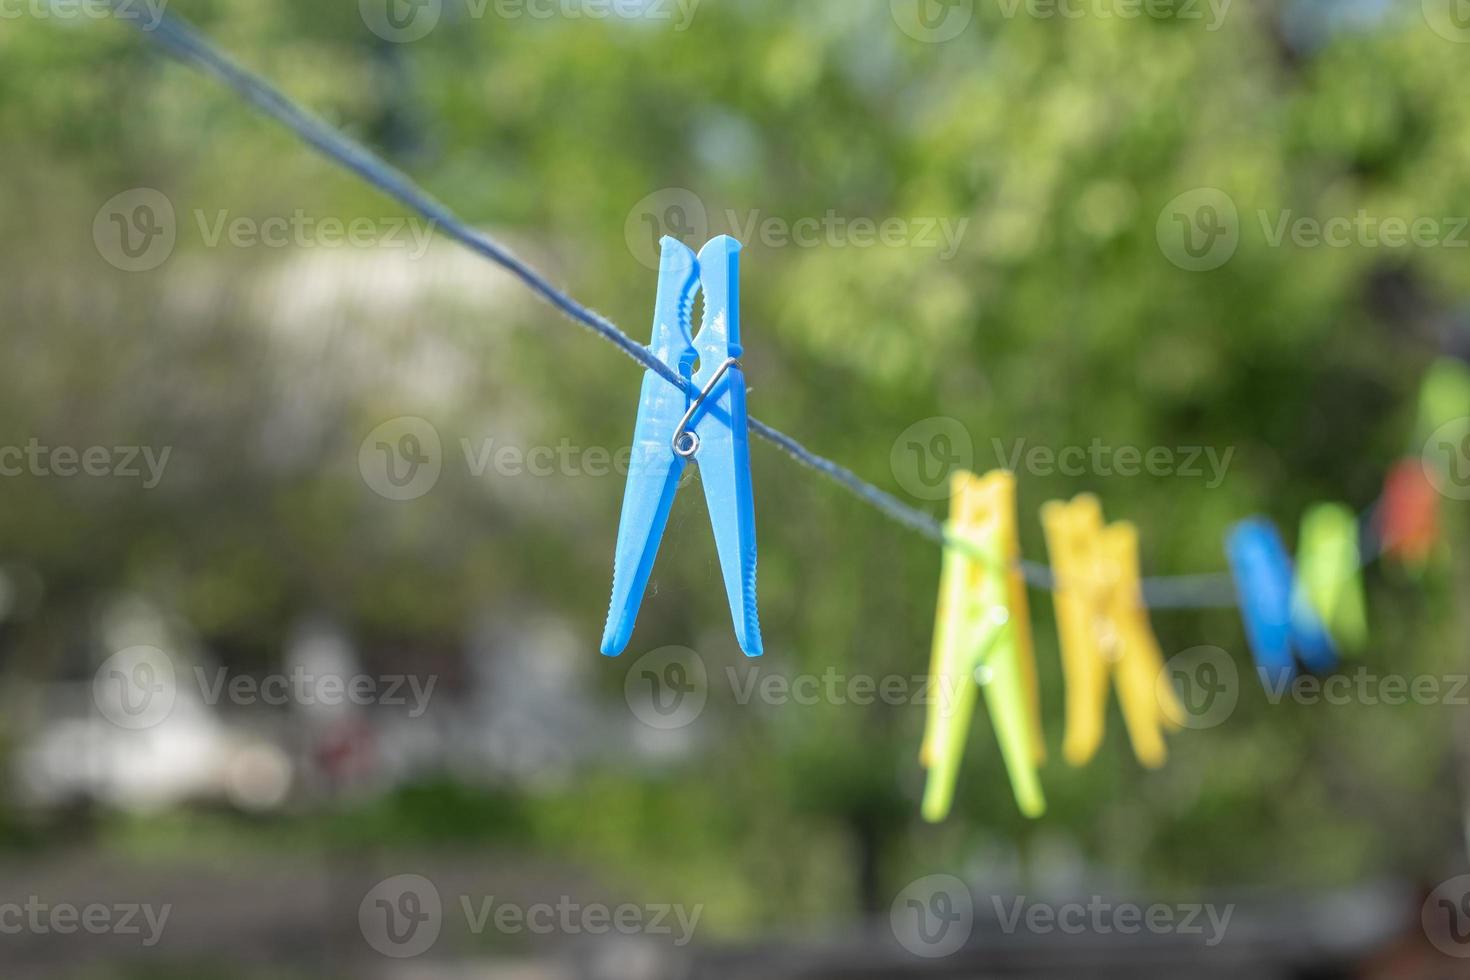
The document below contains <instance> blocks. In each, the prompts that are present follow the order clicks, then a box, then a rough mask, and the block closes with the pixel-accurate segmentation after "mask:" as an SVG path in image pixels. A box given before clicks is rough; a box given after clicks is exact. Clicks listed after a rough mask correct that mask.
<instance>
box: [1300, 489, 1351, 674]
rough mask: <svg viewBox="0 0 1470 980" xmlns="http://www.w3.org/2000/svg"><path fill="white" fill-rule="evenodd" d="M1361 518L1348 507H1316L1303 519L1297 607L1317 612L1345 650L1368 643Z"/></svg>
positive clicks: (1328, 630) (1329, 505)
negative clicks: (1359, 521) (1359, 524)
mask: <svg viewBox="0 0 1470 980" xmlns="http://www.w3.org/2000/svg"><path fill="white" fill-rule="evenodd" d="M1359 534H1360V530H1359V527H1358V518H1357V515H1356V514H1354V513H1353V511H1352V508H1350V507H1348V506H1347V505H1345V504H1317V505H1315V506H1313V507H1312V508H1310V509H1309V510H1308V511H1307V513H1306V514H1305V515H1304V516H1303V517H1302V529H1301V537H1300V538H1299V539H1298V541H1297V573H1296V590H1295V593H1294V594H1293V597H1292V601H1293V603H1295V604H1296V605H1295V606H1293V613H1292V615H1293V616H1294V617H1296V618H1300V617H1301V616H1302V615H1304V613H1303V611H1302V610H1301V609H1298V608H1297V606H1302V605H1305V607H1306V609H1308V610H1311V611H1312V612H1315V613H1316V614H1317V616H1318V617H1319V618H1320V619H1321V621H1322V623H1323V625H1324V626H1326V627H1327V632H1328V633H1329V634H1330V635H1331V636H1332V638H1333V639H1334V640H1336V641H1337V643H1338V645H1339V646H1340V647H1341V648H1342V649H1344V650H1350V651H1357V650H1361V649H1362V648H1363V647H1364V645H1365V644H1366V643H1367V642H1368V603H1367V600H1366V599H1365V598H1364V595H1363V560H1362V549H1361V547H1359V544H1358V540H1359Z"/></svg>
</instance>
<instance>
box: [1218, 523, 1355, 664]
mask: <svg viewBox="0 0 1470 980" xmlns="http://www.w3.org/2000/svg"><path fill="white" fill-rule="evenodd" d="M1225 552H1226V555H1227V557H1228V558H1229V560H1230V570H1231V572H1232V574H1233V575H1234V577H1235V588H1236V591H1237V592H1238V593H1239V594H1240V608H1241V614H1242V616H1243V617H1244V619H1245V631H1246V637H1247V639H1248V640H1249V641H1250V645H1251V650H1252V652H1253V653H1254V654H1255V658H1256V670H1257V672H1258V673H1259V674H1260V676H1261V683H1263V684H1264V685H1266V686H1267V687H1268V688H1272V689H1280V688H1284V687H1285V685H1286V684H1288V683H1290V682H1291V680H1292V679H1293V678H1294V677H1296V675H1297V666H1296V659H1295V657H1294V656H1293V652H1295V655H1296V657H1300V658H1301V661H1302V663H1304V664H1305V665H1306V666H1307V667H1308V668H1309V669H1310V670H1312V671H1313V672H1316V673H1323V672H1326V671H1330V670H1332V669H1334V668H1335V667H1336V666H1337V652H1336V650H1335V649H1334V647H1333V643H1332V639H1331V637H1330V636H1329V635H1328V633H1327V628H1326V627H1325V626H1323V625H1322V621H1321V619H1320V618H1319V617H1318V615H1317V613H1316V610H1315V609H1313V608H1311V606H1310V605H1309V604H1307V603H1294V602H1293V601H1292V595H1293V592H1294V589H1295V580H1296V573H1295V570H1294V569H1293V568H1292V563H1291V556H1290V555H1288V554H1287V551H1286V545H1285V544H1284V543H1282V540H1281V534H1280V532H1278V531H1277V530H1276V526H1275V525H1274V524H1272V523H1271V522H1270V521H1269V520H1267V519H1265V518H1264V517H1252V518H1250V519H1248V520H1244V521H1241V522H1240V523H1239V524H1237V525H1235V527H1233V528H1231V530H1230V533H1229V535H1228V536H1227V537H1226V541H1225Z"/></svg>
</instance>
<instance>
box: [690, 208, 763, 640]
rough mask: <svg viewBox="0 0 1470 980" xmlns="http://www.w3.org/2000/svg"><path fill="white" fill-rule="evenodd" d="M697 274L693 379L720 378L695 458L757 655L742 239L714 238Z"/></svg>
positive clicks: (729, 594) (701, 421)
mask: <svg viewBox="0 0 1470 980" xmlns="http://www.w3.org/2000/svg"><path fill="white" fill-rule="evenodd" d="M699 275H700V283H701V287H702V289H703V291H704V324H703V326H702V327H701V328H700V331H699V336H697V337H695V338H694V347H695V350H696V351H697V352H698V355H699V369H698V371H697V372H696V373H695V375H694V384H695V386H696V387H697V388H699V389H700V390H701V391H703V390H704V389H705V388H706V387H707V386H708V385H709V384H710V383H711V382H712V381H714V380H715V378H716V377H717V376H718V377H719V380H718V381H717V382H716V383H715V387H714V388H713V389H711V390H710V393H709V396H708V397H707V398H706V399H705V401H704V403H703V405H702V406H701V407H700V408H699V410H698V412H697V413H696V414H695V416H694V418H693V419H692V420H691V425H692V431H693V432H694V433H695V435H696V436H697V437H698V449H696V450H695V453H694V460H695V462H697V463H698V464H699V481H700V483H701V485H703V487H704V499H705V502H706V505H707V507H708V510H709V519H710V523H711V524H712V525H713V527H714V531H715V550H716V551H717V552H718V553H719V556H720V569H721V571H722V572H723V573H724V577H725V591H726V598H727V599H728V600H729V603H730V612H731V615H732V616H733V618H734V622H735V635H736V637H737V638H738V639H739V641H740V649H742V650H744V651H745V654H746V656H748V657H759V656H760V655H761V652H762V644H761V630H760V614H759V612H758V610H757V604H756V592H755V567H756V543H755V493H754V491H753V489H752V487H751V479H750V426H749V424H748V421H747V415H746V408H745V374H744V372H743V371H741V369H740V365H739V359H740V355H741V353H742V348H741V346H740V291H739V282H740V243H739V242H737V241H736V240H735V239H733V238H731V237H729V236H728V235H721V236H719V237H718V238H715V239H713V240H711V241H710V242H709V244H707V245H705V247H704V248H703V249H702V250H701V251H700V253H699ZM731 361H734V362H735V363H733V364H731V363H730V362H731Z"/></svg>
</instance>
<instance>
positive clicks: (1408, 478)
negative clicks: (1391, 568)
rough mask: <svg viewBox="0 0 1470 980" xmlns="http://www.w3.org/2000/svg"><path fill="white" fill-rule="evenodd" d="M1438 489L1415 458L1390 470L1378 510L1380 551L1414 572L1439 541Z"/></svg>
mask: <svg viewBox="0 0 1470 980" xmlns="http://www.w3.org/2000/svg"><path fill="white" fill-rule="evenodd" d="M1439 501H1440V496H1439V491H1437V490H1436V489H1435V488H1434V484H1432V483H1430V482H1429V477H1428V475H1426V474H1425V472H1424V463H1423V461H1422V460H1420V459H1418V458H1417V457H1415V458H1411V459H1406V460H1403V461H1402V462H1400V463H1398V464H1397V465H1396V466H1394V468H1393V469H1392V470H1390V471H1389V474H1388V479H1387V481H1386V482H1385V484H1384V487H1383V500H1382V502H1381V503H1380V504H1379V509H1378V521H1377V524H1378V533H1379V534H1380V535H1381V536H1382V538H1383V554H1384V555H1385V556H1386V557H1389V558H1395V559H1397V560H1398V561H1400V562H1401V563H1403V564H1404V565H1407V566H1409V567H1410V568H1412V569H1413V570H1415V571H1419V570H1422V569H1423V568H1424V566H1425V565H1426V564H1427V563H1428V562H1429V556H1430V554H1431V553H1432V552H1433V551H1434V546H1435V544H1437V543H1438V541H1439Z"/></svg>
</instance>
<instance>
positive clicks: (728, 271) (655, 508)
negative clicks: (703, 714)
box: [602, 235, 761, 657]
mask: <svg viewBox="0 0 1470 980" xmlns="http://www.w3.org/2000/svg"><path fill="white" fill-rule="evenodd" d="M700 289H702V290H703V291H704V323H703V325H702V326H701V327H700V330H699V336H697V337H692V338H691V333H692V328H691V325H690V311H691V310H692V309H693V306H694V296H695V292H696V290H700ZM648 349H649V351H650V352H652V353H653V355H654V356H655V357H657V358H658V359H659V360H661V361H663V362H664V363H665V364H667V365H668V366H669V367H671V368H674V369H675V370H676V371H678V372H679V374H680V375H681V376H682V377H685V378H689V377H690V371H691V370H692V369H693V366H694V362H695V360H696V358H697V359H698V361H699V370H698V371H697V372H695V373H694V375H693V377H692V379H691V380H692V381H693V383H694V384H695V385H696V386H697V387H698V388H699V389H700V393H699V396H698V397H697V398H695V397H690V396H689V395H688V394H687V393H686V392H684V391H681V390H680V389H679V388H677V387H675V386H674V385H672V384H670V383H669V381H668V380H667V379H665V378H662V377H660V376H659V375H658V374H656V373H655V372H654V371H651V370H650V371H646V372H644V376H643V394H642V396H641V397H640V399H639V402H638V423H637V425H636V426H635V427H634V429H633V456H632V459H631V460H630V462H629V467H628V485H627V489H626V490H625V491H624V493H623V517H622V523H621V524H620V525H619V526H618V544H617V554H616V556H615V557H614V559H613V588H612V604H611V606H610V607H609V609H608V614H607V627H606V629H604V630H603V633H602V652H603V653H605V654H607V655H608V656H610V657H615V656H617V655H618V654H620V653H622V652H623V649H624V648H625V647H626V646H627V645H628V641H629V640H630V639H631V638H632V636H633V623H634V621H635V620H636V619H637V618H638V607H639V606H641V605H642V604H643V592H644V590H645V589H646V588H647V587H648V577H649V575H650V573H651V572H652V571H653V561H654V557H655V556H656V555H657V554H658V546H659V541H660V540H662V538H663V534H664V527H665V525H667V524H668V521H669V508H670V507H671V506H673V503H674V494H676V493H677V492H678V490H679V477H680V476H681V475H682V474H683V472H684V466H685V464H686V463H688V462H689V460H691V459H692V460H694V461H695V462H696V463H698V464H699V479H700V482H701V483H702V484H704V499H705V501H706V503H707V504H708V507H709V517H710V523H711V524H713V525H714V531H715V548H716V550H717V551H718V552H719V555H720V569H721V571H723V573H724V576H725V592H726V596H727V598H728V599H729V601H730V613H731V615H732V616H733V617H734V619H735V636H736V638H737V639H738V640H739V641H740V649H742V650H744V651H745V655H746V656H748V657H759V656H760V655H761V631H760V621H759V618H758V616H757V614H756V600H755V497H754V495H753V494H752V492H751V485H750V430H749V428H748V423H747V421H746V414H745V375H744V374H743V373H742V372H741V370H740V351H741V348H740V243H739V242H737V241H736V240H735V239H733V238H730V237H729V236H727V235H721V236H720V237H719V238H715V239H713V240H711V241H710V242H709V244H707V245H705V247H704V248H703V249H702V250H701V251H700V253H699V256H698V258H696V257H695V255H694V252H693V251H691V250H690V249H689V248H688V247H687V246H685V245H684V244H683V243H681V242H679V241H676V240H675V239H673V238H665V239H664V240H663V254H662V258H661V260H660V263H659V270H658V301H657V306H656V308H655V310H654V318H653V339H652V340H651V341H650V342H649V345H648Z"/></svg>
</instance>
